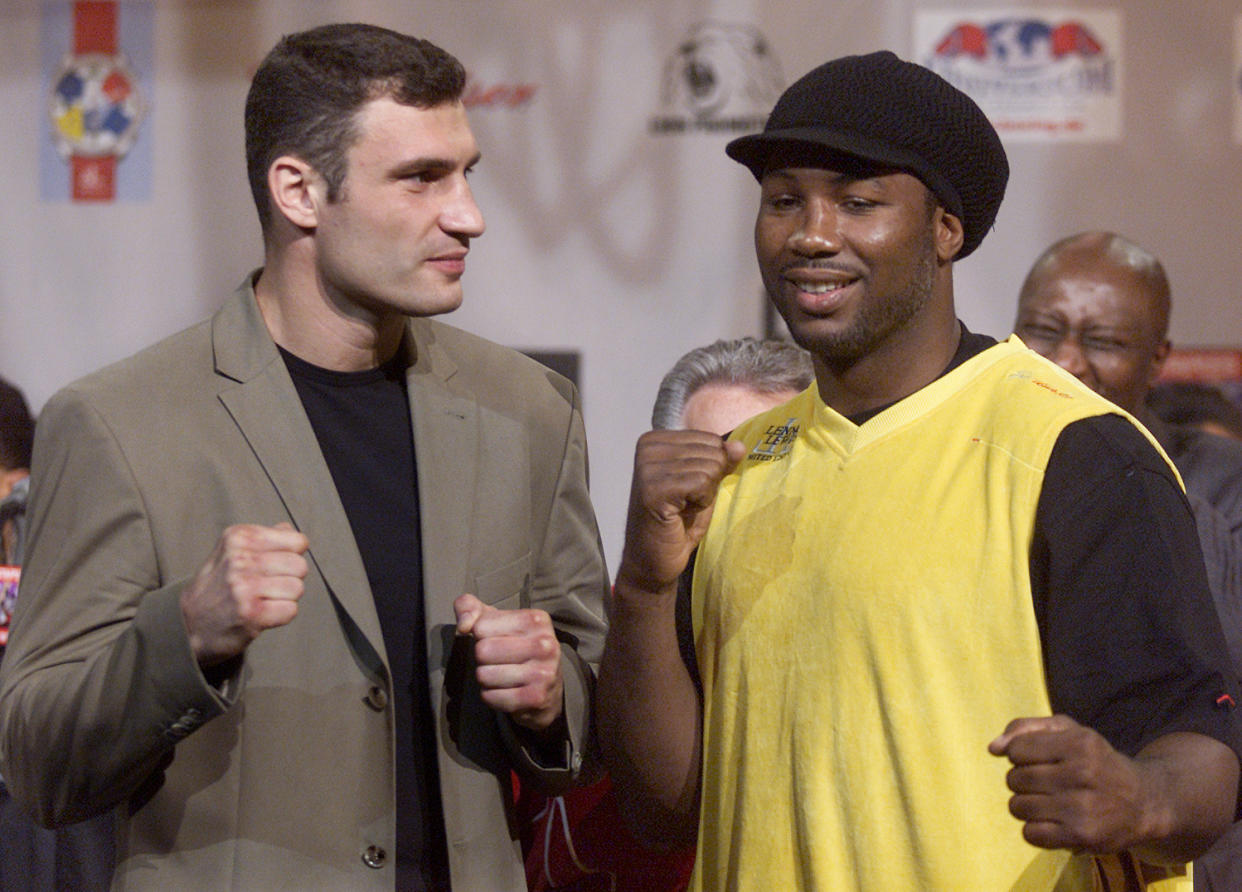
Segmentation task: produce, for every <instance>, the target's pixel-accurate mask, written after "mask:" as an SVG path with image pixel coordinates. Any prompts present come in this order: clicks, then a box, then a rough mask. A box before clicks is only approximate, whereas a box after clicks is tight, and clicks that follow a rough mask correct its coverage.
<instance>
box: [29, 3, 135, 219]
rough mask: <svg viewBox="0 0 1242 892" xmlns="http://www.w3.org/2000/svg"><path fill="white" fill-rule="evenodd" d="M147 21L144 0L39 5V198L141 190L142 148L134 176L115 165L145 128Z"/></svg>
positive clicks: (97, 198) (101, 197)
mask: <svg viewBox="0 0 1242 892" xmlns="http://www.w3.org/2000/svg"><path fill="white" fill-rule="evenodd" d="M152 25H153V18H152V8H151V6H150V4H149V3H128V2H111V0H108V2H103V0H79V2H75V3H62V4H54V5H51V6H48V7H46V8H45V10H44V28H43V37H44V47H43V50H44V53H43V55H44V80H45V87H46V90H47V93H46V95H47V100H48V105H47V109H48V115H47V127H48V129H47V133H46V136H47V144H46V145H45V146H44V150H43V152H41V156H42V161H43V165H44V167H45V168H47V167H50V168H51V169H50V170H49V169H45V170H44V171H43V185H44V190H43V194H44V198H45V199H49V200H57V199H72V200H73V201H90V202H106V201H113V200H115V199H117V198H127V199H142V198H147V197H149V192H150V164H149V152H148V153H146V154H147V157H146V158H145V159H143V160H145V162H146V163H143V160H140V161H139V162H138V163H137V164H135V165H134V166H133V170H132V173H134V174H135V175H134V176H132V177H129V178H125V177H123V176H122V175H121V169H122V164H123V163H124V164H125V165H126V167H129V164H128V161H127V159H130V158H131V157H132V156H133V155H134V154H135V152H134V150H135V148H136V147H137V146H138V145H139V144H140V143H141V142H142V140H143V131H144V129H149V128H144V122H145V121H146V119H147V117H148V109H149V107H150V98H149V97H150V94H151V90H150V85H149V83H148V82H147V81H146V80H145V79H144V75H145V77H146V78H149V72H150V61H151V59H152V56H153V53H152V48H151V44H152V38H153V27H152ZM138 60H142V62H143V63H145V65H144V64H140V63H139V62H138ZM144 67H145V69H146V70H145V71H144V72H141V73H140V70H141V69H142V68H144ZM48 155H51V156H52V157H51V158H48V157H47V156H48ZM57 161H58V162H59V170H56V166H57V165H56V162H57ZM127 172H128V171H127ZM57 177H59V178H60V179H61V180H62V181H63V182H64V184H65V185H64V187H63V188H58V187H57V186H56V183H55V181H56V178H57Z"/></svg>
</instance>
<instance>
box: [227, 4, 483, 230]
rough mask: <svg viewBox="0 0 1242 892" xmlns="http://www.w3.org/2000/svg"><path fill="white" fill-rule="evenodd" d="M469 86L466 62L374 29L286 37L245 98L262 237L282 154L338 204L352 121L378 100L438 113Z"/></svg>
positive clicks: (330, 28) (325, 29)
mask: <svg viewBox="0 0 1242 892" xmlns="http://www.w3.org/2000/svg"><path fill="white" fill-rule="evenodd" d="M465 87H466V72H465V69H464V68H462V65H461V63H460V62H458V61H457V59H456V58H454V57H453V56H452V55H450V54H449V53H447V52H445V51H444V50H442V49H440V47H438V46H436V45H435V44H433V43H431V42H430V41H427V40H422V39H420V38H417V37H410V36H409V35H406V34H400V33H398V32H396V31H390V30H388V29H387V28H380V27H377V26H375V25H360V24H340V25H324V26H322V27H319V28H312V29H311V30H309V31H302V32H299V33H297V34H288V35H285V36H284V37H283V38H281V40H280V42H279V43H277V44H276V46H275V47H274V48H273V49H272V51H271V52H270V53H268V54H267V56H266V58H264V60H263V61H262V63H260V65H259V69H258V71H256V72H255V75H254V79H253V80H252V81H251V82H250V92H249V93H248V94H247V95H246V172H247V175H248V176H249V178H250V192H251V194H252V195H253V196H254V202H255V206H256V208H257V209H258V211H259V222H260V223H261V224H262V225H263V229H264V231H266V230H267V228H268V225H269V224H270V223H271V213H272V211H271V206H270V204H269V202H268V190H267V171H268V168H269V167H270V166H271V164H272V162H273V161H275V160H276V159H277V158H279V157H280V156H281V155H286V154H288V155H294V156H296V157H298V158H301V159H302V160H303V161H305V162H306V163H307V164H309V165H311V167H313V168H314V169H315V170H316V171H318V173H319V174H320V176H322V177H323V178H324V181H325V182H326V183H327V186H328V200H329V201H335V200H336V198H337V196H338V195H339V194H340V190H341V186H342V184H343V183H344V181H345V172H346V159H345V153H346V152H347V151H348V150H349V147H350V146H351V145H353V142H354V140H355V139H356V138H357V134H356V132H355V128H354V115H355V114H356V113H357V111H358V110H359V109H360V108H361V107H362V106H363V105H364V104H366V103H367V102H369V101H371V100H372V99H378V98H381V97H389V98H391V99H393V100H394V101H396V102H399V103H401V104H402V105H412V106H415V107H417V108H434V107H435V106H438V105H443V104H445V103H451V102H456V101H457V100H459V99H460V98H461V96H462V93H463V92H464V90H465Z"/></svg>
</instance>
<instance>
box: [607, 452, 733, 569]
mask: <svg viewBox="0 0 1242 892" xmlns="http://www.w3.org/2000/svg"><path fill="white" fill-rule="evenodd" d="M744 453H745V447H744V446H743V445H742V444H741V443H739V442H736V441H734V442H725V441H724V440H721V439H720V437H718V436H716V435H715V434H709V433H706V432H704V431H691V430H682V431H671V430H655V431H648V432H647V433H645V434H643V435H642V436H641V437H639V439H638V447H637V449H636V450H635V454H634V482H633V485H632V487H631V489H630V512H629V518H628V519H627V521H626V525H625V549H624V551H623V553H622V555H621V566H620V567H619V568H618V570H617V583H618V584H619V585H629V586H633V587H636V588H639V589H643V590H646V591H650V592H659V591H664V590H667V589H668V588H670V587H675V586H676V584H677V577H678V576H680V575H681V571H682V570H684V569H685V567H686V564H687V563H688V562H689V560H690V555H691V554H692V553H693V552H694V549H695V548H696V547H697V546H698V544H699V540H701V539H702V538H703V534H704V533H706V532H707V525H708V523H709V522H710V521H711V516H712V512H711V509H712V504H713V503H714V502H715V500H716V487H717V486H718V485H719V484H720V481H721V479H722V478H723V477H724V476H725V475H726V474H728V473H729V472H730V471H732V470H733V469H734V468H735V467H736V466H737V463H738V462H739V461H741V460H742V456H743V455H744Z"/></svg>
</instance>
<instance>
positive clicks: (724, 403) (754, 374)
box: [651, 338, 815, 435]
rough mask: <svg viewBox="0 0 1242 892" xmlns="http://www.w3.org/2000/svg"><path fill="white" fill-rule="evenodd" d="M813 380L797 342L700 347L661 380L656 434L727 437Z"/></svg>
mask: <svg viewBox="0 0 1242 892" xmlns="http://www.w3.org/2000/svg"><path fill="white" fill-rule="evenodd" d="M814 380H815V369H814V367H813V366H812V365H811V356H810V354H809V353H807V352H806V351H805V350H803V349H802V348H801V347H799V346H798V345H797V344H794V343H791V342H789V341H782V340H777V339H775V338H770V339H767V340H759V339H758V338H733V339H731V340H719V341H716V342H714V343H712V344H708V345H707V346H705V347H696V348H695V349H693V350H691V351H690V352H688V353H686V354H685V355H684V356H682V357H681V359H679V360H677V362H676V363H674V364H673V367H672V368H671V369H669V371H668V374H666V375H665V376H664V380H662V381H661V382H660V389H659V392H658V393H657V394H656V401H655V405H654V406H653V407H652V410H651V427H652V429H653V430H683V429H687V428H689V429H691V430H702V431H711V432H712V433H716V434H721V435H724V434H727V433H728V432H729V431H731V430H733V428H734V427H736V426H737V425H738V424H739V423H740V422H742V421H745V420H746V419H747V418H750V417H752V416H754V415H757V414H759V413H760V412H762V411H765V410H767V409H770V408H772V407H773V406H777V405H780V404H781V403H783V402H786V401H788V400H791V399H793V398H794V397H795V396H797V395H798V394H799V393H801V392H802V391H803V390H806V388H807V387H809V386H810V384H811V382H812V381H814Z"/></svg>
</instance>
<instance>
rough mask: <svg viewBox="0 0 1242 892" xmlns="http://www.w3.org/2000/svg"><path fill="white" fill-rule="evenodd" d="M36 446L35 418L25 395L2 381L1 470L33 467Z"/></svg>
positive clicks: (0, 413)
mask: <svg viewBox="0 0 1242 892" xmlns="http://www.w3.org/2000/svg"><path fill="white" fill-rule="evenodd" d="M33 444H34V419H33V418H32V417H31V415H30V407H29V406H28V405H27V404H26V398H25V397H24V396H22V392H21V391H20V390H18V389H17V388H16V387H14V386H13V385H12V384H10V383H9V382H8V381H5V380H4V379H3V378H0V469H3V470H5V471H16V470H18V469H21V468H29V467H30V449H31V446H32V445H33Z"/></svg>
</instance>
